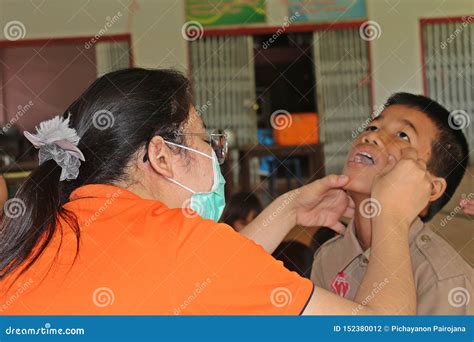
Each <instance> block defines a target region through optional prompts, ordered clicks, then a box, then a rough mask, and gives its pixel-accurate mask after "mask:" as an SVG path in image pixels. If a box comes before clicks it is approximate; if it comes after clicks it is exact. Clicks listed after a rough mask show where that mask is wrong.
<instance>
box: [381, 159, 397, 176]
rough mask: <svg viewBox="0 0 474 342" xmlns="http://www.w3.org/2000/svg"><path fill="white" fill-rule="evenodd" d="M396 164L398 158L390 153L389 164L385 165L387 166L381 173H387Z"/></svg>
mask: <svg viewBox="0 0 474 342" xmlns="http://www.w3.org/2000/svg"><path fill="white" fill-rule="evenodd" d="M396 164H397V159H396V158H395V157H394V156H393V155H391V154H390V155H389V156H388V162H387V165H385V168H384V169H383V170H382V172H381V173H380V174H381V175H384V174H386V173H389V172H390V171H391V170H392V169H393V168H394V166H395V165H396Z"/></svg>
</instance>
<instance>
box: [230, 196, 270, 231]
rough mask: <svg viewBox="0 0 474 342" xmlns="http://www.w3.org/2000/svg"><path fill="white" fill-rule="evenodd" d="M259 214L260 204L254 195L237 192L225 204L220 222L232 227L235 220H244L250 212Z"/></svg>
mask: <svg viewBox="0 0 474 342" xmlns="http://www.w3.org/2000/svg"><path fill="white" fill-rule="evenodd" d="M252 211H253V212H255V214H257V215H258V214H260V212H261V211H262V204H261V203H260V200H259V199H258V197H257V196H255V194H253V193H250V192H237V193H235V194H233V195H232V196H231V197H230V198H229V200H228V201H227V203H226V206H225V209H224V212H223V213H222V216H221V222H224V223H226V224H228V225H229V226H231V227H232V228H234V227H233V224H234V223H235V222H236V221H237V220H246V219H247V217H248V216H249V214H250V213H251V212H252Z"/></svg>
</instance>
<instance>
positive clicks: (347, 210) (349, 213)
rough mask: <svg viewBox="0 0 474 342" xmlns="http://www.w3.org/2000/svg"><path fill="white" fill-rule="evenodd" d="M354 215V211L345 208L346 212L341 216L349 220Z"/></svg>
mask: <svg viewBox="0 0 474 342" xmlns="http://www.w3.org/2000/svg"><path fill="white" fill-rule="evenodd" d="M354 214H355V209H354V208H351V207H347V209H346V211H344V214H342V216H343V217H347V218H349V219H351V218H353V217H354Z"/></svg>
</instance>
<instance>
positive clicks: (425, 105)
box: [385, 93, 469, 222]
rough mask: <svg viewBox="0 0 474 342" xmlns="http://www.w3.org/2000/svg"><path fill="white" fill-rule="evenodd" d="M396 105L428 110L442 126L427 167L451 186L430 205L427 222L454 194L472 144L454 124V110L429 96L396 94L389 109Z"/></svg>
mask: <svg viewBox="0 0 474 342" xmlns="http://www.w3.org/2000/svg"><path fill="white" fill-rule="evenodd" d="M393 105H402V106H406V107H409V108H413V109H416V110H419V111H420V112H422V113H425V114H426V115H427V116H428V118H429V119H430V120H431V121H432V122H433V123H434V124H435V126H436V128H437V129H438V134H437V136H436V137H435V138H434V139H433V143H432V145H431V158H430V160H429V161H428V164H427V168H428V171H430V172H431V173H432V174H434V175H435V176H437V177H442V178H444V179H445V180H446V183H447V187H446V191H445V192H444V193H443V195H442V196H441V197H440V198H438V199H437V200H436V201H434V202H432V203H431V204H430V206H429V208H428V213H427V214H426V216H424V217H422V220H423V222H426V221H429V220H430V219H431V218H433V216H434V215H435V214H436V213H438V212H439V211H440V210H441V209H442V208H443V207H444V206H445V205H446V203H448V202H449V200H450V199H451V197H452V196H453V195H454V192H455V191H456V188H457V187H458V185H459V183H460V182H461V180H462V178H463V176H464V173H465V171H466V167H467V164H468V160H469V147H468V144H467V140H466V137H465V136H464V134H463V132H462V129H461V128H462V127H459V126H456V125H455V124H454V123H453V118H452V116H451V115H450V112H449V111H448V110H447V109H446V108H444V107H443V106H442V105H440V104H439V103H438V102H436V101H434V100H432V99H430V98H429V97H426V96H423V95H414V94H410V93H396V94H393V95H392V96H390V97H389V99H388V100H387V102H386V103H385V108H387V107H390V106H393ZM466 114H467V113H466ZM466 119H467V118H466Z"/></svg>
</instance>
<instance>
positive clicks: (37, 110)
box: [0, 43, 96, 130]
mask: <svg viewBox="0 0 474 342" xmlns="http://www.w3.org/2000/svg"><path fill="white" fill-rule="evenodd" d="M0 73H1V75H0V82H1V91H2V96H0V104H1V103H2V102H3V106H0V114H1V115H0V123H1V124H6V123H8V122H15V124H16V125H18V127H19V128H20V130H23V129H26V130H32V129H34V126H35V125H37V124H38V123H39V122H40V121H42V120H44V119H47V118H50V117H53V116H55V115H58V114H62V113H63V112H64V110H65V109H66V108H67V107H68V106H69V105H70V104H71V103H72V101H73V100H74V99H75V98H77V97H78V96H79V95H80V94H81V93H82V92H83V91H84V90H85V88H86V87H87V86H88V85H89V84H90V83H91V82H93V81H94V80H95V79H96V62H95V52H94V49H93V48H92V49H88V50H86V49H84V45H83V44H82V43H77V44H66V43H64V44H60V45H46V46H44V45H43V46H41V45H38V46H20V47H5V48H2V49H0ZM30 101H31V102H30ZM31 104H32V105H31ZM19 106H21V107H20V108H19ZM28 107H29V108H28ZM2 111H3V113H2Z"/></svg>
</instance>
